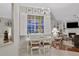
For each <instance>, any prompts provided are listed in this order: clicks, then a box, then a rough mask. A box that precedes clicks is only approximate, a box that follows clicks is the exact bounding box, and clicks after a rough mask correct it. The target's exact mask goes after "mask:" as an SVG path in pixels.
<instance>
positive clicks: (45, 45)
mask: <svg viewBox="0 0 79 59" xmlns="http://www.w3.org/2000/svg"><path fill="white" fill-rule="evenodd" d="M42 42H43V50H44V54H46V51H48V50H49V49H50V48H51V39H47V38H46V39H43V41H42Z"/></svg>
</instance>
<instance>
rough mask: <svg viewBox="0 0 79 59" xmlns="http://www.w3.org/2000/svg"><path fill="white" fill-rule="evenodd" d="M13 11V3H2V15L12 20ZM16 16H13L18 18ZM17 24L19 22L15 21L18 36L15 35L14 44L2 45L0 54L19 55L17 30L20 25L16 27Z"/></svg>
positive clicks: (0, 6) (0, 13)
mask: <svg viewBox="0 0 79 59" xmlns="http://www.w3.org/2000/svg"><path fill="white" fill-rule="evenodd" d="M15 9H16V8H15ZM11 12H12V11H11V4H7V3H4V4H0V17H4V18H10V19H11V20H12V13H11ZM14 13H17V12H14ZM15 16H16V15H15ZM15 16H13V17H14V18H17V17H15ZM14 21H15V19H14ZM13 23H14V22H13ZM16 24H18V22H17V21H15V27H14V29H13V33H14V34H15V36H16V37H15V36H13V39H14V42H13V43H12V44H10V45H6V46H4V47H0V56H14V55H18V46H17V44H18V42H17V40H18V38H17V37H18V36H17V32H18V30H17V28H18V25H17V27H16ZM15 28H16V29H15ZM0 29H1V28H0ZM15 31H16V32H15Z"/></svg>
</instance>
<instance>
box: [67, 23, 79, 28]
mask: <svg viewBox="0 0 79 59" xmlns="http://www.w3.org/2000/svg"><path fill="white" fill-rule="evenodd" d="M67 28H78V22H68V23H67Z"/></svg>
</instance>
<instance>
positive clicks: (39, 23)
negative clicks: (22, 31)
mask: <svg viewBox="0 0 79 59" xmlns="http://www.w3.org/2000/svg"><path fill="white" fill-rule="evenodd" d="M27 33H44V17H43V16H35V15H28V16H27Z"/></svg>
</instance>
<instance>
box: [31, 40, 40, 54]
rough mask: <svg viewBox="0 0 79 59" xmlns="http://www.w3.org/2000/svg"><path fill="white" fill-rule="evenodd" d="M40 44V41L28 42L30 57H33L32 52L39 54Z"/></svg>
mask: <svg viewBox="0 0 79 59" xmlns="http://www.w3.org/2000/svg"><path fill="white" fill-rule="evenodd" d="M40 43H41V42H40V40H30V49H31V55H33V50H38V53H39V54H40Z"/></svg>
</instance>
